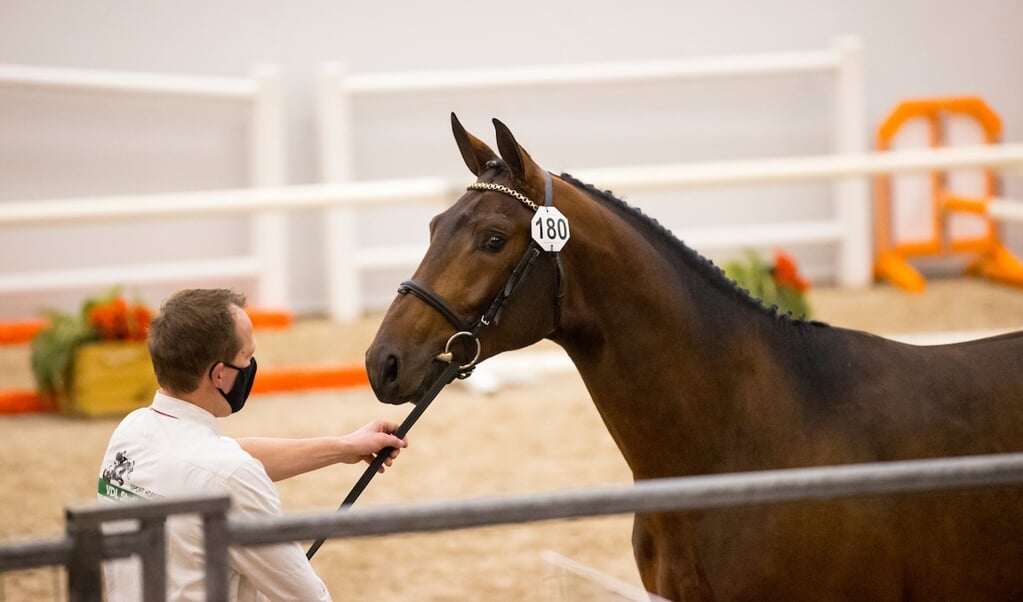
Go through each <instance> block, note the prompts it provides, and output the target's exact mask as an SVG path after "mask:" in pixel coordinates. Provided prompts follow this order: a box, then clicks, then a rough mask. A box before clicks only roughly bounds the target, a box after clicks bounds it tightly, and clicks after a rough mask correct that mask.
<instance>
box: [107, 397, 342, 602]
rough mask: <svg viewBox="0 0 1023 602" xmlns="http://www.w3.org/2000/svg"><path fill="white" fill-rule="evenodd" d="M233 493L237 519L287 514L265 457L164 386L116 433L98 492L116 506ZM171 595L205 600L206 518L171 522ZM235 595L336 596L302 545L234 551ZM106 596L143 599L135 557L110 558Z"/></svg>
mask: <svg viewBox="0 0 1023 602" xmlns="http://www.w3.org/2000/svg"><path fill="white" fill-rule="evenodd" d="M220 493H223V494H228V495H230V497H231V510H230V512H231V516H235V517H237V516H280V515H281V501H280V497H279V496H278V494H277V489H276V488H275V487H274V485H273V482H272V481H271V480H270V477H269V476H267V474H266V470H264V468H263V464H262V463H260V462H259V461H258V460H256V459H255V458H253V457H252V456H251V455H249V454H248V452H246V451H245V450H243V449H242V448H241V447H240V446H239V445H238V443H237V442H235V440H234V439H231V438H229V437H222V436H220V434H219V432H218V431H217V419H216V417H214V416H213V415H212V414H210V413H209V412H207V411H206V410H204V409H202V408H200V407H198V406H196V405H193V404H191V403H188V402H185V401H181V400H179V399H175V398H173V397H169V396H167V395H164V394H163V393H159V392H157V394H156V396H155V398H154V399H153V405H151V406H150V407H148V408H143V409H139V410H135V411H134V412H132V413H131V414H128V415H127V416H126V417H125V418H124V420H123V421H121V424H120V425H118V427H117V429H116V430H115V431H114V434H113V435H112V436H111V437H110V445H109V447H108V448H107V451H106V454H105V455H104V457H103V465H102V467H101V469H100V477H99V490H98V495H99V499H100V501H103V502H109V503H120V502H130V501H132V500H135V499H139V498H143V499H148V500H158V499H164V498H171V497H184V496H189V497H194V496H199V495H216V494H220ZM167 525H168V527H167V599H168V600H204V599H205V592H206V585H205V582H204V575H205V565H204V551H203V537H202V525H201V522H200V519H199V517H197V516H181V517H176V518H171V519H170V520H169V521H168V523H167ZM228 560H229V565H230V571H231V575H230V581H229V583H230V593H231V600H238V601H240V602H248V601H250V600H259V599H262V596H260V595H259V594H263V595H265V596H266V597H267V598H269V599H271V600H296V601H299V600H300V601H303V602H305V601H315V600H330V594H329V593H328V592H327V588H326V587H325V586H324V585H323V581H321V580H320V578H319V577H318V576H317V575H316V573H315V572H314V571H313V569H312V567H311V566H310V565H309V561H308V560H307V559H306V557H305V552H304V551H303V550H302V547H301V546H300V545H299V544H298V543H288V544H279V545H273V546H260V547H254V548H235V547H232V548H230V551H229V558H228ZM103 568H104V576H105V581H106V586H107V596H108V597H107V599H108V601H109V602H121V601H131V602H134V601H137V600H141V599H142V572H141V564H140V563H139V562H138V560H137V559H134V558H132V559H124V560H117V561H107V562H106V563H104V567H103Z"/></svg>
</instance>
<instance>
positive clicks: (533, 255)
mask: <svg viewBox="0 0 1023 602" xmlns="http://www.w3.org/2000/svg"><path fill="white" fill-rule="evenodd" d="M466 190H479V191H483V192H500V193H502V194H506V195H508V196H510V197H512V198H513V199H516V200H517V201H519V202H521V203H522V204H523V205H525V206H526V207H527V208H528V209H530V210H531V211H533V212H534V213H535V212H536V211H537V209H538V208H539V206H538V205H537V204H536V203H534V202H533V201H531V200H530V199H529V197H527V196H526V195H524V194H522V193H521V192H519V191H517V190H515V189H513V188H509V187H507V186H504V185H502V184H495V183H493V182H474V183H472V184H470V185H469V186H467V187H466ZM553 197H554V193H553V184H552V181H551V174H550V173H548V172H546V171H545V172H544V205H545V206H547V207H553V206H554V198H553ZM544 252H545V251H544V250H543V249H542V248H541V247H540V245H538V244H537V243H536V242H535V241H530V243H529V247H528V248H527V249H526V252H525V253H524V254H523V255H522V259H520V260H519V263H518V264H517V265H516V266H515V269H513V270H512V273H511V275H510V276H509V277H508V281H507V282H506V283H505V285H504V286H503V287H502V288H501V290H500V291H498V293H497V296H495V297H494V300H493V301H492V302H491V303H490V307H489V308H487V310H486V311H485V312H483V315H481V316H480V317H479V319H478V320H476V322H474V323H472V324H470V323H469V322H468V321H466V320H465V319H464V318H463V317H462V316H461V315H460V314H459V313H458V312H457V311H455V310H454V309H453V308H452V307H451V304H450V303H448V302H447V301H446V300H444V298H443V297H441V296H440V295H438V294H437V293H435V292H433V291H432V290H430V289H429V288H427V287H426V286H424V285H422V284H420V283H418V282H416V281H415V280H412V279H409V280H406V281H404V282H402V283H401V285H400V286H399V287H398V294H400V295H406V294H409V293H411V294H412V295H413V296H415V297H418V298H419V299H421V300H422V301H423V302H424V303H426V304H427V305H429V306H430V307H432V308H433V309H434V310H435V311H436V312H437V313H439V314H440V315H442V316H444V318H445V319H446V320H447V321H448V323H450V324H451V325H452V326H454V327H455V334H453V335H451V337H450V338H449V339H448V341H447V343H446V344H445V345H444V352H443V353H440V354H438V355H437V358H436V359H438V360H440V361H443V362H449V363H450V362H451V361H453V359H454V355H453V354H452V352H451V344H452V343H453V342H454V341H455V340H456V339H459V338H461V337H468V338H469V339H471V340H472V341H473V342H475V343H476V354H475V356H474V357H473V358H472V360H470V361H469V362H468V363H467V364H465V365H463V366H461V367H460V369H459V371H458V374H457V377H458V378H463V379H464V378H468V376H469V375H470V374H472V371H473V370H474V369H475V368H476V363H477V362H478V361H479V358H480V353H481V352H482V350H483V347H482V345H481V343H480V339H479V333H480V330H482V329H483V328H484V327H486V326H490V325H491V324H496V323H497V322H498V320H500V318H501V311H502V310H503V309H504V305H505V303H507V301H508V299H509V298H510V297H511V296H512V294H513V293H514V292H515V291H516V290H517V289H518V287H519V285H520V284H521V283H522V281H523V280H524V279H525V278H526V275H527V274H529V271H530V270H531V269H532V267H533V264H534V263H535V262H536V260H537V258H538V257H540V255H541V254H543V253H544ZM554 263H555V266H556V268H557V277H558V286H557V290H558V293H557V297H556V299H555V316H554V325H555V326H554V328H555V329H557V326H558V324H559V323H560V322H561V300H562V297H563V296H564V290H563V286H564V277H563V272H562V267H561V255H560V254H558V253H554Z"/></svg>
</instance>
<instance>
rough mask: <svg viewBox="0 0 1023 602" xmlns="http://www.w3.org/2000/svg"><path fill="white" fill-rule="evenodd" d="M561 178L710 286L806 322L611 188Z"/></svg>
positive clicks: (779, 316) (766, 310)
mask: <svg viewBox="0 0 1023 602" xmlns="http://www.w3.org/2000/svg"><path fill="white" fill-rule="evenodd" d="M561 179H563V180H565V181H566V182H568V183H569V184H572V185H573V186H575V187H576V188H578V189H580V190H582V191H583V192H585V193H586V194H587V195H589V196H590V197H592V198H593V199H595V200H596V201H598V202H600V203H601V204H603V205H604V206H607V207H610V208H611V209H613V210H615V212H616V213H618V214H620V215H621V216H622V217H623V218H624V219H625V220H626V221H627V222H628V223H629V224H631V225H632V227H633V228H635V229H636V230H638V231H639V232H641V233H642V234H644V235H646V236H647V237H648V238H652V239H654V240H656V241H657V242H659V243H662V244H661V245H660V246H661V247H662V248H665V249H668V250H669V252H671V253H673V254H674V257H675V258H677V259H679V260H681V264H680V263H679V262H672V264H673V265H685V266H687V267H688V268H689V269H691V270H693V271H694V272H695V273H697V274H698V275H700V276H702V277H703V278H704V280H706V281H707V282H708V283H710V284H711V285H712V286H713V287H715V288H717V289H718V290H720V291H723V292H725V293H726V294H727V295H730V296H731V297H733V298H735V299H737V300H739V301H740V302H743V303H746V304H748V305H750V306H753V307H755V308H756V309H757V310H759V311H761V312H763V313H765V314H767V315H769V316H772V317H775V318H777V319H780V320H783V321H786V322H796V323H806V322H807V321H806V320H802V319H796V318H794V317H793V316H792V315H791V314H789V313H785V314H781V313H779V311H778V308H777V306H774V305H772V306H771V307H767V306H766V305H764V304H763V302H762V301H761V300H760V299H758V298H756V297H754V296H752V295H751V294H750V292H749V291H748V290H746V289H744V288H742V287H740V286H739V285H738V284H737V283H736V282H735V281H734V280H732V279H731V278H729V277H728V276H727V275H726V274H725V272H724V271H723V270H722V269H721V268H719V267H718V266H717V265H715V264H714V262H713V261H711V260H709V259H707V258H706V257H704V256H703V255H701V254H700V253H698V252H697V251H695V250H693V249H692V248H690V247H689V246H687V245H686V244H685V243H684V242H683V241H681V240H680V239H679V238H678V237H677V236H675V235H674V234H673V233H672V232H671V230H669V229H667V228H665V227H664V226H663V225H661V223H660V222H658V221H657V220H656V219H655V218H653V217H650V216H648V215H646V214H645V213H643V212H642V211H641V210H640V209H639V208H637V207H633V206H632V205H629V204H628V203H626V202H625V201H623V200H621V199H619V198H618V197H616V196H614V194H612V193H611V192H610V191H606V190H600V189H598V188H596V187H594V186H593V185H591V184H587V183H585V182H582V181H580V180H577V179H576V178H574V177H572V176H571V175H570V174H567V173H562V174H561ZM811 323H813V324H815V325H822V324H821V323H820V322H816V321H812V322H811Z"/></svg>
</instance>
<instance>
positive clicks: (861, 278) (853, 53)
mask: <svg viewBox="0 0 1023 602" xmlns="http://www.w3.org/2000/svg"><path fill="white" fill-rule="evenodd" d="M832 48H833V50H834V52H835V54H836V55H837V60H838V65H837V67H838V69H837V73H836V78H837V80H838V84H837V86H835V115H834V119H835V152H836V153H837V154H839V155H842V154H852V153H862V152H865V151H866V150H867V138H866V133H867V127H868V126H867V117H866V88H865V82H864V76H863V45H862V43H861V42H860V40H859V38H857V37H855V36H843V37H840V38H837V39H835V40H834V42H833V43H832ZM834 195H835V201H834V202H835V215H836V219H837V221H838V223H839V224H841V228H842V233H841V235H842V237H843V242H842V244H841V245H840V247H839V257H838V261H837V263H838V266H837V267H838V270H837V273H836V280H837V282H838V284H839V285H840V286H843V287H865V286H867V285H869V284H870V283H871V281H872V277H873V267H872V264H873V257H872V248H873V247H872V245H871V240H872V239H873V232H874V228H873V224H872V223H871V221H870V216H871V206H870V186H869V185H868V181H867V178H866V177H864V176H858V177H846V178H842V179H839V180H837V181H836V182H835V188H834Z"/></svg>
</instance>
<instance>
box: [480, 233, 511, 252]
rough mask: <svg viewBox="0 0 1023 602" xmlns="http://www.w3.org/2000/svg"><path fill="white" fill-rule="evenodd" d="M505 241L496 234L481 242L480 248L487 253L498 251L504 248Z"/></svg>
mask: <svg viewBox="0 0 1023 602" xmlns="http://www.w3.org/2000/svg"><path fill="white" fill-rule="evenodd" d="M505 242H506V241H505V239H504V237H503V236H500V235H498V234H490V235H488V236H487V237H486V238H485V239H484V240H483V245H482V248H483V249H484V250H487V251H500V250H501V249H503V248H504V243H505Z"/></svg>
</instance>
